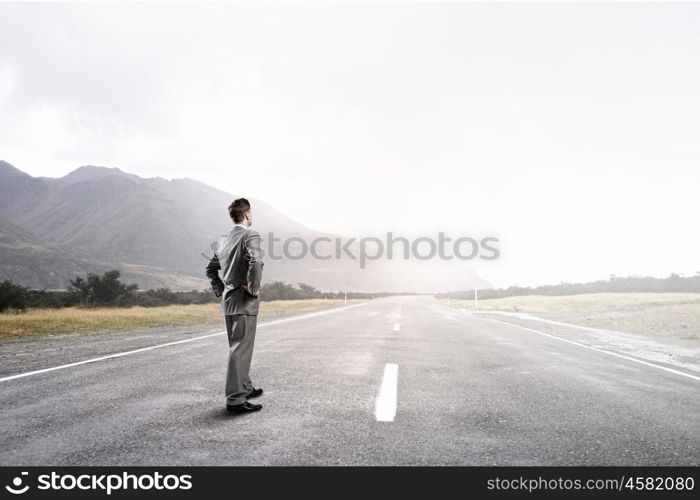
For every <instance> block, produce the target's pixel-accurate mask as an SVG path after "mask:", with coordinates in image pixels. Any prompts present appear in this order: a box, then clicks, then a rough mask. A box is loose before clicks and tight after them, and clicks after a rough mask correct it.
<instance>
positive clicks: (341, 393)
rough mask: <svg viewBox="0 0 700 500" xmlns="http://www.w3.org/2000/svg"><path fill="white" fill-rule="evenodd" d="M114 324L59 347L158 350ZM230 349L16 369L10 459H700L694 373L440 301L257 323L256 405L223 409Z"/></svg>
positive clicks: (165, 351) (172, 335)
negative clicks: (235, 411)
mask: <svg viewBox="0 0 700 500" xmlns="http://www.w3.org/2000/svg"><path fill="white" fill-rule="evenodd" d="M263 325H264V326H263ZM209 328H210V327H209ZM195 330H196V329H188V330H187V331H184V330H182V329H180V330H175V331H172V332H169V333H168V332H166V333H162V334H159V335H160V337H158V340H157V341H153V340H152V339H151V340H150V342H151V344H150V345H156V344H164V343H167V342H176V341H180V340H186V339H191V338H193V337H198V336H202V335H203V333H207V334H209V333H211V331H208V332H205V331H203V330H200V331H195ZM217 330H223V328H219V329H217ZM193 332H194V333H193ZM104 335H105V337H102V338H103V339H104V342H96V341H95V339H99V338H100V337H99V336H90V337H89V338H87V337H86V338H85V339H82V338H81V337H72V338H69V339H66V340H64V341H62V342H69V343H71V344H76V343H81V342H82V343H84V344H85V345H84V346H83V347H82V350H80V356H79V359H90V358H95V357H99V356H104V355H105V354H106V353H107V352H111V353H119V352H123V351H129V350H132V349H134V348H135V347H141V348H142V347H146V346H148V345H149V344H148V342H149V339H148V338H146V340H143V341H142V343H141V344H138V342H139V341H138V340H133V339H131V340H130V339H129V336H128V335H125V334H120V335H110V334H104ZM47 342H48V341H47ZM51 342H53V341H51ZM134 342H137V344H134ZM40 344H41V342H40V343H39V344H37V345H40ZM10 348H12V347H11V346H10ZM4 349H5V352H7V349H8V348H7V346H6V348H4ZM226 351H227V341H226V337H225V334H224V333H218V334H215V335H211V336H207V337H204V338H200V339H197V340H192V341H190V342H185V343H179V344H174V345H168V346H165V347H162V348H157V349H151V350H145V351H140V352H136V353H133V354H129V355H125V356H121V357H115V358H111V359H106V360H102V361H97V362H94V363H89V364H80V365H77V366H71V367H67V368H65V369H60V370H55V371H49V372H44V373H38V374H34V375H30V376H26V377H21V378H15V379H10V380H6V379H5V378H6V377H8V376H10V375H13V374H16V373H20V372H26V371H29V370H36V369H40V368H50V367H52V366H58V365H61V364H64V363H68V362H74V361H77V360H79V359H66V358H64V357H61V356H60V355H58V354H56V355H55V356H52V358H51V359H45V360H43V361H41V362H40V363H41V366H38V365H37V366H35V365H32V364H31V363H27V364H25V365H24V366H22V367H19V366H18V365H17V364H15V365H13V366H15V368H14V369H13V371H11V372H8V371H7V366H9V365H6V367H5V369H4V370H3V372H2V375H0V379H3V380H2V381H0V405H1V407H2V410H1V418H2V422H3V425H2V430H0V436H1V437H0V440H1V442H2V446H1V447H0V465H236V464H240V465H244V464H245V465H326V464H330V465H333V464H340V465H394V464H411V465H431V464H463V465H698V464H700V423H699V421H698V415H700V402H699V401H700V398H698V388H699V387H700V385H699V384H700V382H698V380H696V379H693V378H691V377H688V376H683V374H676V373H670V372H667V371H664V370H661V369H657V368H655V367H653V366H648V365H644V364H640V363H636V362H634V361H630V360H626V359H622V358H617V357H614V356H609V355H607V354H605V353H602V352H598V351H595V350H590V349H586V348H584V347H580V346H577V345H574V344H570V343H566V342H561V341H559V340H557V339H554V338H551V337H547V336H544V335H538V334H537V333H535V332H532V331H528V330H526V329H523V328H521V327H519V326H515V325H509V324H505V323H500V322H496V321H492V320H489V319H487V318H480V317H475V316H471V315H469V314H468V313H467V312H465V311H461V310H456V309H450V308H447V307H444V306H442V305H440V304H439V303H437V302H435V301H433V300H432V299H430V298H426V297H393V298H389V299H382V300H375V301H372V302H370V303H366V304H360V305H356V306H351V307H348V308H342V309H337V310H331V311H327V312H324V313H322V314H311V315H305V316H301V317H299V318H298V319H293V320H283V321H278V322H270V323H268V324H264V323H263V324H261V326H260V327H259V329H258V336H257V339H256V347H255V354H254V357H253V367H252V371H251V375H252V378H253V382H254V383H255V384H256V386H258V385H259V386H260V387H263V388H264V389H265V394H264V396H263V397H262V398H261V399H260V400H256V402H261V403H262V404H263V410H262V412H259V413H257V414H251V415H242V416H231V415H228V414H227V413H226V411H225V408H224V397H223V384H224V371H225V360H226V356H227V352H226ZM55 352H57V353H58V352H60V350H59V349H55ZM39 358H40V357H37V358H36V359H39ZM29 359H31V358H29ZM36 359H35V361H34V363H35V364H36V363H39V361H36Z"/></svg>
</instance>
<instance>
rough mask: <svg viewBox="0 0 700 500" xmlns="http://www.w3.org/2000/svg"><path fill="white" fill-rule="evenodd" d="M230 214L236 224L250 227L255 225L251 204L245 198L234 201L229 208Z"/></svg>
mask: <svg viewBox="0 0 700 500" xmlns="http://www.w3.org/2000/svg"><path fill="white" fill-rule="evenodd" d="M228 214H229V215H230V216H231V219H233V222H235V223H236V224H243V225H244V226H248V227H250V226H251V225H252V224H253V214H252V212H251V211H250V203H249V202H248V200H246V199H245V198H238V199H237V200H233V203H231V204H230V205H229V206H228Z"/></svg>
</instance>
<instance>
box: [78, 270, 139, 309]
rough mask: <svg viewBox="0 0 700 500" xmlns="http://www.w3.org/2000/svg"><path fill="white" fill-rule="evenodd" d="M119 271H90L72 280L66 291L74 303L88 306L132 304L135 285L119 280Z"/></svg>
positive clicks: (127, 305) (125, 305)
mask: <svg viewBox="0 0 700 500" xmlns="http://www.w3.org/2000/svg"><path fill="white" fill-rule="evenodd" d="M120 276H121V273H120V272H119V271H117V270H113V271H107V272H106V273H104V274H103V275H102V276H99V275H97V274H93V273H90V274H88V275H87V279H83V278H81V277H77V278H75V279H74V280H72V281H71V282H70V283H71V286H70V288H68V291H69V292H70V294H71V295H72V298H73V299H74V300H75V302H76V303H78V304H80V305H83V306H88V307H98V306H106V307H129V306H132V305H133V304H134V292H135V291H136V289H137V288H138V286H137V285H125V284H124V283H122V282H121V281H119V277H120Z"/></svg>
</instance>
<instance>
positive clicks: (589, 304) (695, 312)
mask: <svg viewBox="0 0 700 500" xmlns="http://www.w3.org/2000/svg"><path fill="white" fill-rule="evenodd" d="M441 302H442V303H444V304H446V303H447V300H446V299H441ZM449 302H450V306H452V307H458V308H468V309H471V310H477V311H479V310H480V311H506V312H518V313H525V314H531V315H533V316H537V317H540V318H545V319H551V320H556V321H563V322H565V323H571V324H575V325H580V326H588V327H592V328H603V329H606V330H617V331H622V332H630V333H640V334H647V335H659V336H666V337H677V338H686V339H700V294H695V293H590V294H581V295H560V296H545V295H525V296H521V297H505V298H502V299H488V300H479V301H478V306H476V307H475V304H474V301H473V300H455V299H451V300H450V301H449Z"/></svg>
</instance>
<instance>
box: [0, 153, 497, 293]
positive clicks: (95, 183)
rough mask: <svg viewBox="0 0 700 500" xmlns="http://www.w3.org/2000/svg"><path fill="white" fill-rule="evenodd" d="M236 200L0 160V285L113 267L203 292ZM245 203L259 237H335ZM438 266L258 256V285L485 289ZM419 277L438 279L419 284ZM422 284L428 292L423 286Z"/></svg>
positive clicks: (106, 171) (142, 279)
mask: <svg viewBox="0 0 700 500" xmlns="http://www.w3.org/2000/svg"><path fill="white" fill-rule="evenodd" d="M235 197H237V194H236V195H234V194H231V193H227V192H224V191H221V190H219V189H216V188H214V187H211V186H208V185H206V184H203V183H201V182H199V181H196V180H193V179H187V178H185V179H173V180H167V179H163V178H160V177H155V178H142V177H139V176H137V175H134V174H130V173H126V172H123V171H121V170H119V169H117V168H106V167H98V166H83V167H80V168H78V169H76V170H74V171H72V172H71V173H69V174H68V175H66V176H64V177H60V178H49V177H33V176H31V175H29V174H27V173H25V172H22V171H21V170H19V169H17V168H16V167H14V166H13V165H11V164H9V163H7V162H5V161H0V281H1V280H5V279H7V280H11V281H13V282H14V283H18V284H22V285H24V286H29V287H33V288H50V289H60V288H66V287H67V286H69V284H70V280H71V279H74V278H75V277H76V276H78V275H85V274H86V273H88V272H104V271H106V270H109V269H119V270H120V271H121V272H122V276H123V280H124V281H125V282H129V283H137V284H138V285H139V287H140V288H142V289H146V288H157V287H169V288H172V289H175V290H191V289H204V288H207V287H208V282H207V280H206V279H205V278H204V277H203V270H204V266H205V265H206V263H207V259H206V256H207V255H209V254H211V253H212V250H211V245H212V243H213V242H215V241H217V240H218V239H219V237H220V236H221V235H222V234H225V233H226V232H228V231H229V230H230V228H231V220H230V218H229V217H228V213H227V209H226V207H227V206H228V205H229V203H230V202H231V201H232V200H233V199H234V198H235ZM250 201H251V204H252V206H253V211H254V220H255V228H256V229H257V230H258V231H259V232H260V233H261V235H263V237H265V235H267V234H269V233H270V232H272V233H274V235H275V237H277V238H281V239H282V241H284V240H285V239H287V238H290V237H296V238H301V239H303V240H304V241H310V240H311V239H313V238H317V237H330V238H336V236H335V235H328V234H323V233H320V232H317V231H314V230H312V229H310V228H308V227H306V226H304V225H303V224H301V223H299V222H296V221H294V220H292V219H291V218H289V217H287V216H285V215H284V214H282V213H280V212H279V211H277V210H276V209H275V208H273V207H272V206H271V205H269V204H267V203H265V202H263V201H261V200H256V199H250ZM418 264H423V265H418ZM406 266H408V267H406ZM409 268H410V269H409ZM421 268H422V269H421ZM442 268H443V269H442V270H436V269H435V268H434V266H433V268H431V269H430V271H429V272H428V267H427V266H426V265H425V264H424V263H416V262H411V261H410V260H409V261H401V262H396V261H395V262H386V261H384V262H382V261H372V262H370V263H369V265H368V267H367V269H365V270H363V271H364V272H358V264H357V262H354V261H349V260H335V259H332V260H318V259H313V258H312V257H311V256H309V255H307V256H306V257H305V258H303V259H299V260H292V259H281V260H273V259H266V261H265V281H273V280H280V281H286V282H289V283H297V282H304V283H308V284H310V285H313V286H316V287H317V288H320V289H324V290H356V291H434V290H436V289H443V286H444V287H450V286H451V287H453V288H454V287H455V286H459V287H460V288H469V287H479V288H484V287H488V286H489V284H488V283H486V282H484V281H483V280H481V279H479V278H478V277H477V276H476V274H475V273H474V272H473V271H472V270H471V269H468V268H460V270H459V272H457V273H455V272H454V271H455V270H454V268H450V269H447V268H446V267H445V266H442ZM428 276H430V277H431V278H432V279H433V280H434V279H437V281H433V282H426V281H425V278H427V277H428ZM445 279H447V280H448V281H449V283H447V282H444V281H445ZM425 283H430V285H431V286H430V287H429V288H431V289H432V290H426V289H425V287H424V286H423V287H422V285H421V284H425Z"/></svg>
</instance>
